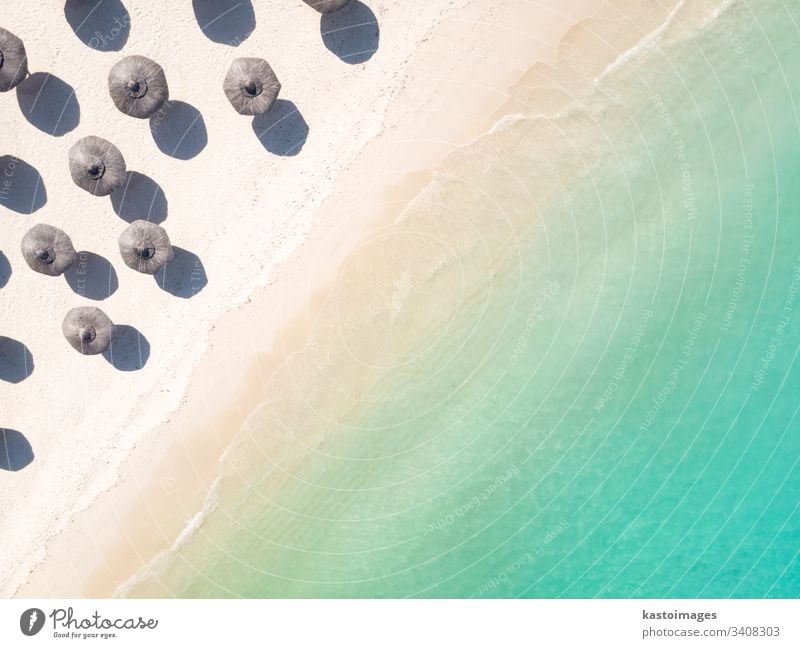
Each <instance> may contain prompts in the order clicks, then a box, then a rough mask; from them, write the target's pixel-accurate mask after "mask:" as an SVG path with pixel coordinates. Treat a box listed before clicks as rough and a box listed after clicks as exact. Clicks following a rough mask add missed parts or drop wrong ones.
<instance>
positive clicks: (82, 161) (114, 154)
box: [69, 135, 126, 196]
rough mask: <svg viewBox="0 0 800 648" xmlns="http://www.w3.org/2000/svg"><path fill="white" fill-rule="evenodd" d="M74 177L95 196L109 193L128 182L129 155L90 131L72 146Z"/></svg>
mask: <svg viewBox="0 0 800 648" xmlns="http://www.w3.org/2000/svg"><path fill="white" fill-rule="evenodd" d="M69 171H70V173H71V174H72V180H73V181H74V182H75V184H76V185H78V186H79V187H80V188H81V189H83V190H84V191H88V192H89V193H90V194H92V195H93V196H108V195H109V194H111V193H113V192H114V191H116V190H117V189H119V188H120V187H121V186H122V185H123V184H124V183H125V172H126V167H125V158H124V157H122V153H120V152H119V149H118V148H117V147H116V146H114V145H113V144H112V143H111V142H108V141H106V140H104V139H102V138H100V137H95V136H93V135H90V136H89V137H84V138H83V139H82V140H79V141H78V142H76V143H75V144H74V145H73V147H72V148H71V149H70V150H69Z"/></svg>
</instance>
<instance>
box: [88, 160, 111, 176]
mask: <svg viewBox="0 0 800 648" xmlns="http://www.w3.org/2000/svg"><path fill="white" fill-rule="evenodd" d="M105 172H106V165H105V164H103V161H102V160H101V159H100V158H95V159H94V160H92V161H91V162H90V163H89V165H88V166H87V167H86V174H87V175H88V176H89V177H90V178H91V179H92V180H99V179H100V178H102V177H103V174H104V173H105Z"/></svg>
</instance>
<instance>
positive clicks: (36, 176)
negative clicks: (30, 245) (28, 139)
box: [0, 155, 47, 214]
mask: <svg viewBox="0 0 800 648" xmlns="http://www.w3.org/2000/svg"><path fill="white" fill-rule="evenodd" d="M46 203H47V191H46V190H45V187H44V180H42V175H41V174H40V173H39V172H38V171H37V170H36V169H34V168H33V167H32V166H31V165H30V164H28V163H27V162H25V161H24V160H21V159H19V158H17V157H14V156H13V155H2V156H0V207H6V208H8V209H10V210H11V211H13V212H17V213H18V214H32V213H33V212H35V211H38V210H39V209H41V208H42V207H44V206H45V204H46Z"/></svg>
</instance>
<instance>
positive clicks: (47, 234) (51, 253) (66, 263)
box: [20, 223, 76, 277]
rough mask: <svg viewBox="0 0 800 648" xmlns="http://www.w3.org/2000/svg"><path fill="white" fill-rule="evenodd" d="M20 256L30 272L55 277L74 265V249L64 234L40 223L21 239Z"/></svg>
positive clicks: (55, 228)
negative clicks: (33, 271)
mask: <svg viewBox="0 0 800 648" xmlns="http://www.w3.org/2000/svg"><path fill="white" fill-rule="evenodd" d="M20 247H21V248H22V256H23V257H24V258H25V262H26V263H27V264H28V265H29V266H30V268H31V270H35V271H36V272H40V273H41V274H44V275H49V276H51V277H56V276H58V275H60V274H63V273H64V271H65V270H66V269H67V268H69V267H70V266H71V265H72V264H73V263H75V258H76V254H75V248H74V247H72V241H71V240H70V238H69V236H68V235H67V233H66V232H62V231H61V230H60V229H58V228H57V227H53V226H52V225H44V224H42V223H40V224H38V225H34V226H33V227H31V228H30V229H29V230H28V232H27V233H26V234H25V236H24V237H23V239H22V245H21V246H20Z"/></svg>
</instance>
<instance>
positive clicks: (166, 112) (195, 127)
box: [150, 100, 208, 160]
mask: <svg viewBox="0 0 800 648" xmlns="http://www.w3.org/2000/svg"><path fill="white" fill-rule="evenodd" d="M150 132H151V133H152V134H153V140H154V141H155V143H156V146H158V149H159V150H160V151H161V152H162V153H165V154H166V155H169V156H170V157H173V158H175V159H177V160H191V159H192V158H193V157H195V156H197V155H199V154H200V152H201V151H202V150H203V149H204V148H205V147H206V144H208V131H207V130H206V122H205V120H204V119H203V115H202V114H201V112H200V111H199V110H198V109H197V108H195V107H194V106H192V105H191V104H188V103H186V102H185V101H175V100H170V101H167V102H166V103H165V104H164V105H163V106H162V107H161V108H160V109H159V110H158V111H157V112H156V113H155V114H154V115H153V116H152V117H150Z"/></svg>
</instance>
